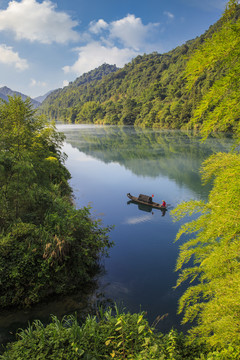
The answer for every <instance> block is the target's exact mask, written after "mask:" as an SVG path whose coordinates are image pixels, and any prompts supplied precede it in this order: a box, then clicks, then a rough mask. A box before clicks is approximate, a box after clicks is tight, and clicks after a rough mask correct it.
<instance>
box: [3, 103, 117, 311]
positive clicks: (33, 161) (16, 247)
mask: <svg viewBox="0 0 240 360" xmlns="http://www.w3.org/2000/svg"><path fill="white" fill-rule="evenodd" d="M0 127H1V135H0V227H1V228H0V284H1V287H0V307H6V306H11V305H23V306H26V305H30V304H32V303H36V302H38V301H40V300H42V299H43V298H45V297H46V296H48V295H50V294H56V293H57V294H59V293H66V292H69V291H72V290H74V289H76V288H77V287H78V286H80V285H81V284H83V283H85V282H86V281H88V280H89V279H90V275H91V273H92V271H93V269H94V268H95V267H96V261H97V258H98V256H99V255H100V254H101V252H104V251H105V249H106V248H107V247H109V245H110V244H109V242H108V237H107V231H108V229H105V228H102V227H101V226H100V224H99V222H98V221H97V220H93V219H91V217H90V209H89V208H83V209H80V210H76V209H75V208H74V206H73V205H72V202H71V189H70V187H69V185H68V182H67V180H68V179H69V178H70V174H69V172H68V171H67V169H66V168H65V166H64V155H63V154H62V153H61V151H60V150H61V144H62V140H63V136H62V135H60V134H59V133H57V132H56V130H55V128H54V127H53V126H50V125H47V124H46V122H45V121H44V120H43V118H41V117H37V116H35V111H34V110H32V106H31V104H30V100H26V101H22V100H21V99H20V97H15V98H11V97H10V98H9V102H6V101H2V103H1V105H0Z"/></svg>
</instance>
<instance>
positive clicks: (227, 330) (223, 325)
mask: <svg viewBox="0 0 240 360" xmlns="http://www.w3.org/2000/svg"><path fill="white" fill-rule="evenodd" d="M236 8H237V1H230V2H229V3H228V5H227V8H226V11H225V13H224V15H223V17H222V23H223V24H222V28H221V29H220V30H219V32H218V33H216V34H215V35H214V36H213V37H212V39H209V40H207V41H206V42H205V43H204V44H203V45H202V48H201V49H200V50H197V51H196V52H195V53H194V54H193V57H192V59H191V60H190V62H189V64H188V68H187V69H188V70H187V79H188V86H189V88H191V87H192V86H193V85H194V83H196V81H198V79H199V77H200V76H201V74H203V73H204V72H207V71H208V70H209V69H210V68H211V67H214V68H216V67H218V68H221V69H222V71H223V73H224V76H222V77H221V78H220V79H215V82H214V83H213V85H212V88H211V89H210V90H209V91H208V92H207V93H206V95H204V97H203V99H202V101H201V102H200V105H199V107H198V108H197V110H196V111H195V114H194V117H193V119H192V121H191V125H192V124H196V125H198V122H199V121H201V125H200V130H201V132H202V134H203V136H204V137H207V136H209V135H210V134H211V133H212V132H214V131H217V130H218V131H219V130H226V129H232V130H234V132H235V136H236V144H238V143H239V141H240V131H239V130H240V127H239V121H238V120H239V115H240V112H239V105H238V101H239V100H240V99H239V75H240V66H239V65H240V63H239V57H238V56H239V52H240V46H239V45H240V43H239V40H240V37H239V35H240V21H239V20H237V21H236V22H235V23H233V22H232V20H231V18H229V14H232V13H233V11H234V10H235V9H236ZM201 171H202V177H203V181H204V182H206V181H210V180H213V187H212V190H211V191H210V194H209V198H208V202H206V203H205V202H203V201H191V202H187V203H183V204H181V205H179V206H178V207H177V208H176V209H175V210H174V211H173V212H172V214H173V216H174V217H175V219H180V218H182V217H184V216H185V215H194V216H195V217H196V218H195V220H193V221H191V222H189V223H186V224H185V225H183V226H182V227H181V229H180V231H179V233H178V235H177V240H178V239H179V238H180V237H181V236H182V235H183V234H188V235H189V234H191V235H192V236H193V237H191V238H190V239H189V240H188V241H187V242H186V243H184V244H183V245H182V246H181V247H180V254H179V258H178V262H177V267H176V269H177V270H180V271H181V272H180V275H179V278H178V282H177V286H179V285H180V284H181V283H182V282H183V281H185V280H187V279H189V280H190V285H189V287H188V288H187V290H186V291H185V293H184V294H183V296H182V297H181V299H180V301H179V312H182V311H183V312H184V317H183V322H184V323H185V322H187V321H193V320H196V322H195V324H196V325H194V326H193V327H192V329H191V330H190V334H191V336H192V337H194V336H196V335H197V336H198V337H200V339H201V340H203V341H206V342H208V343H210V345H215V346H220V347H222V348H224V347H228V346H229V345H232V346H234V348H235V349H237V350H236V354H235V355H236V357H235V358H239V356H240V336H239V334H240V321H239V318H240V296H239V294H240V286H239V278H240V256H239V255H240V212H239V198H240V180H239V172H240V155H239V152H237V151H235V152H234V151H233V152H232V153H228V154H223V153H219V154H216V155H212V156H211V157H210V158H209V159H207V160H206V161H205V162H204V163H203V166H202V170H201ZM197 214H200V215H199V217H197ZM189 262H190V264H191V265H188V267H186V265H187V264H189ZM225 350H226V349H225ZM229 351H231V350H229ZM227 352H228V350H226V353H225V357H224V356H223V357H222V358H224V359H225V358H228V357H227ZM230 358H231V357H230Z"/></svg>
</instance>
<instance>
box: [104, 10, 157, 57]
mask: <svg viewBox="0 0 240 360" xmlns="http://www.w3.org/2000/svg"><path fill="white" fill-rule="evenodd" d="M157 26H159V24H158V23H157V24H152V23H150V24H148V25H144V24H143V23H142V20H141V19H140V18H136V17H135V15H131V14H129V15H127V16H126V17H125V18H123V19H120V20H117V21H113V22H112V23H111V24H110V38H112V39H118V40H119V41H120V42H121V43H122V44H123V45H124V46H126V47H131V48H133V49H136V50H139V49H140V48H142V47H143V46H144V45H145V43H146V40H147V39H148V38H149V37H150V36H151V34H152V32H153V31H154V30H155V28H156V27H157Z"/></svg>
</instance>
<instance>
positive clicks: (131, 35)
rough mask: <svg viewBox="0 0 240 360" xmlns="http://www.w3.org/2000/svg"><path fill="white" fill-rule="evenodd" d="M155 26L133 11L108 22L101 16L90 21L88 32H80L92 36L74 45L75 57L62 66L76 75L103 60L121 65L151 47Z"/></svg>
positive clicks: (99, 63)
mask: <svg viewBox="0 0 240 360" xmlns="http://www.w3.org/2000/svg"><path fill="white" fill-rule="evenodd" d="M158 26H159V24H152V23H149V24H147V25H144V24H143V23H142V20H141V19H140V18H136V17H135V15H127V16H126V17H124V18H122V19H120V20H117V21H113V22H111V23H109V24H108V23H107V22H105V21H104V20H103V19H100V20H98V21H94V22H91V23H90V24H89V31H88V33H84V34H83V35H84V36H85V38H87V35H88V37H89V36H91V41H89V40H88V42H87V44H86V45H83V46H81V47H79V48H77V49H75V50H77V51H78V59H77V61H76V62H75V63H74V64H73V65H72V66H64V67H63V70H64V72H65V73H70V72H72V73H75V74H77V75H78V76H79V75H81V74H83V73H85V72H87V71H90V70H92V69H94V68H96V67H98V66H100V65H102V64H103V63H108V64H111V65H114V64H116V65H117V66H118V67H123V66H124V65H125V64H126V63H127V62H129V61H131V59H132V58H134V57H136V56H137V55H138V54H140V53H144V52H148V51H151V50H152V49H151V46H152V45H153V42H152V41H153V38H154V35H156V34H155V30H156V28H157V27H158ZM103 30H104V31H103ZM81 38H83V36H81ZM153 47H154V49H155V50H156V48H159V46H158V47H157V46H156V44H154V46H153Z"/></svg>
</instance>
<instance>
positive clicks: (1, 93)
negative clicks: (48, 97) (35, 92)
mask: <svg viewBox="0 0 240 360" xmlns="http://www.w3.org/2000/svg"><path fill="white" fill-rule="evenodd" d="M8 95H9V96H14V95H17V96H21V98H22V100H23V101H25V100H26V99H27V98H28V97H29V96H27V95H24V94H22V93H20V92H18V91H13V90H11V89H9V88H8V87H7V86H3V87H1V88H0V98H1V99H3V100H7V101H8ZM30 99H31V98H30ZM31 102H32V104H33V107H34V108H37V107H39V106H40V105H41V103H40V102H39V101H36V100H34V99H31Z"/></svg>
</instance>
